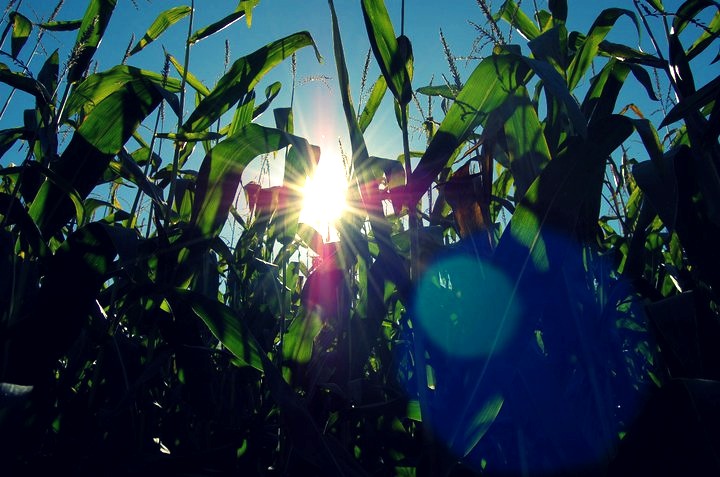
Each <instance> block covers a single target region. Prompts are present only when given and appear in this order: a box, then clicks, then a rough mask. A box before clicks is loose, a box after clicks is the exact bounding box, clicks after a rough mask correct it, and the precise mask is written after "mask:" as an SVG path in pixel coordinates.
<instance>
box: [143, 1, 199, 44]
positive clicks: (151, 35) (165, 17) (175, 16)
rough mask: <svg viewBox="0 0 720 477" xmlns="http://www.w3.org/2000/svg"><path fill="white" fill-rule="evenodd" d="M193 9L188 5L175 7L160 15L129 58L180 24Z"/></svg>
mask: <svg viewBox="0 0 720 477" xmlns="http://www.w3.org/2000/svg"><path fill="white" fill-rule="evenodd" d="M191 11H192V9H191V8H190V7H189V6H187V5H181V6H178V7H173V8H170V9H168V10H165V11H164V12H162V13H160V14H159V15H158V16H157V18H155V20H154V21H153V22H152V24H151V25H150V28H148V30H147V31H146V32H145V35H144V36H143V37H142V38H141V39H140V41H138V42H137V43H136V44H135V46H134V47H133V49H132V50H130V53H129V56H132V55H134V54H136V53H138V52H140V51H142V49H143V48H145V47H146V46H148V45H149V44H150V43H152V42H153V41H155V40H157V39H158V37H159V36H160V35H162V34H163V32H164V31H165V30H167V29H168V28H170V27H171V26H173V25H174V24H175V23H177V22H179V21H180V20H182V19H183V18H185V17H186V16H188V15H189V14H190V12H191Z"/></svg>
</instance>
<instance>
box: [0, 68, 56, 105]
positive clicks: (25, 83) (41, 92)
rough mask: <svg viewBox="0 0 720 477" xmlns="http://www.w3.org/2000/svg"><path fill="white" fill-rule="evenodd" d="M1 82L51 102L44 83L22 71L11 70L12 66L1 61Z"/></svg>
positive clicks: (44, 101) (45, 101)
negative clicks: (9, 66)
mask: <svg viewBox="0 0 720 477" xmlns="http://www.w3.org/2000/svg"><path fill="white" fill-rule="evenodd" d="M0 83H5V84H7V85H9V86H12V87H13V88H17V89H19V90H20V91H24V92H26V93H29V94H31V95H33V96H35V97H36V98H37V99H38V100H39V101H41V102H42V103H44V104H50V102H51V98H50V94H49V93H48V91H47V90H46V89H45V87H44V86H43V85H42V83H40V82H39V81H37V80H35V79H33V78H31V77H29V76H26V75H24V74H22V73H15V72H13V71H10V68H8V67H7V65H6V64H4V63H0Z"/></svg>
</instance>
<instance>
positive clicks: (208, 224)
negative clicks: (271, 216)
mask: <svg viewBox="0 0 720 477" xmlns="http://www.w3.org/2000/svg"><path fill="white" fill-rule="evenodd" d="M289 145H293V146H294V147H296V148H298V149H299V151H301V152H302V154H301V155H302V157H305V158H307V159H308V160H312V159H311V158H312V157H313V154H314V152H313V151H312V149H311V147H310V144H308V143H307V141H305V140H304V139H302V138H299V137H297V136H293V135H291V134H288V133H286V132H284V131H281V130H279V129H272V128H266V127H263V126H260V125H258V124H254V123H250V124H247V125H245V126H243V127H242V128H240V130H238V132H237V133H236V134H234V135H232V136H229V137H227V138H225V140H223V141H222V142H220V143H219V144H217V145H216V146H215V147H214V148H212V149H211V150H210V151H209V152H208V153H207V155H206V156H205V158H204V159H203V162H202V165H201V166H200V171H199V175H198V179H197V190H196V198H195V203H194V206H193V214H192V224H193V225H194V226H195V228H196V230H197V231H198V232H199V233H200V234H202V235H204V236H216V235H217V234H219V233H220V230H221V229H222V227H223V224H224V223H225V220H227V217H228V213H229V212H230V206H231V205H232V203H233V201H234V200H235V194H236V192H237V188H238V186H239V184H240V178H241V175H242V172H243V170H244V169H245V167H246V166H247V165H248V164H249V163H250V161H252V160H253V159H254V158H255V157H257V156H259V155H261V154H266V153H269V152H273V151H278V150H280V149H282V148H284V147H286V146H289Z"/></svg>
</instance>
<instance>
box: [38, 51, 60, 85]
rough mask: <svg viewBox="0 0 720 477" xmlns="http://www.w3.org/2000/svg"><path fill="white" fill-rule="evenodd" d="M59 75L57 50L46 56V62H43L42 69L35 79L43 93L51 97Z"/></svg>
mask: <svg viewBox="0 0 720 477" xmlns="http://www.w3.org/2000/svg"><path fill="white" fill-rule="evenodd" d="M59 75H60V55H59V54H58V50H55V51H53V52H52V54H51V55H50V56H48V58H47V60H45V64H43V67H42V68H41V69H40V73H38V76H37V79H38V81H39V82H40V84H42V85H43V87H44V88H45V91H47V92H48V93H49V94H51V95H52V94H53V93H54V91H55V90H56V89H57V86H58V79H59Z"/></svg>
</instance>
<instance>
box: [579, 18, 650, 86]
mask: <svg viewBox="0 0 720 477" xmlns="http://www.w3.org/2000/svg"><path fill="white" fill-rule="evenodd" d="M623 15H627V16H628V17H630V19H631V20H633V23H634V24H635V29H636V31H637V34H638V36H639V35H640V23H639V20H638V19H637V16H636V15H635V13H634V12H632V11H630V10H625V9H622V8H608V9H606V10H603V11H602V12H601V13H600V15H598V17H597V18H596V19H595V22H593V24H592V26H591V27H590V31H589V32H588V34H587V37H585V40H584V41H583V42H582V45H581V46H580V48H579V50H578V52H577V53H576V54H575V57H574V58H573V59H572V62H571V63H570V66H569V67H568V86H569V88H570V90H571V91H572V90H574V89H575V87H576V86H577V85H578V84H579V83H580V80H581V79H582V77H583V76H585V73H586V72H587V70H588V69H589V68H590V65H591V64H592V62H593V60H594V59H595V57H596V56H597V54H598V52H599V51H600V43H601V42H602V41H603V40H604V39H605V37H606V36H607V34H608V33H609V32H610V30H611V29H612V27H613V26H614V25H615V22H617V20H618V19H619V18H620V17H622V16H623Z"/></svg>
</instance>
